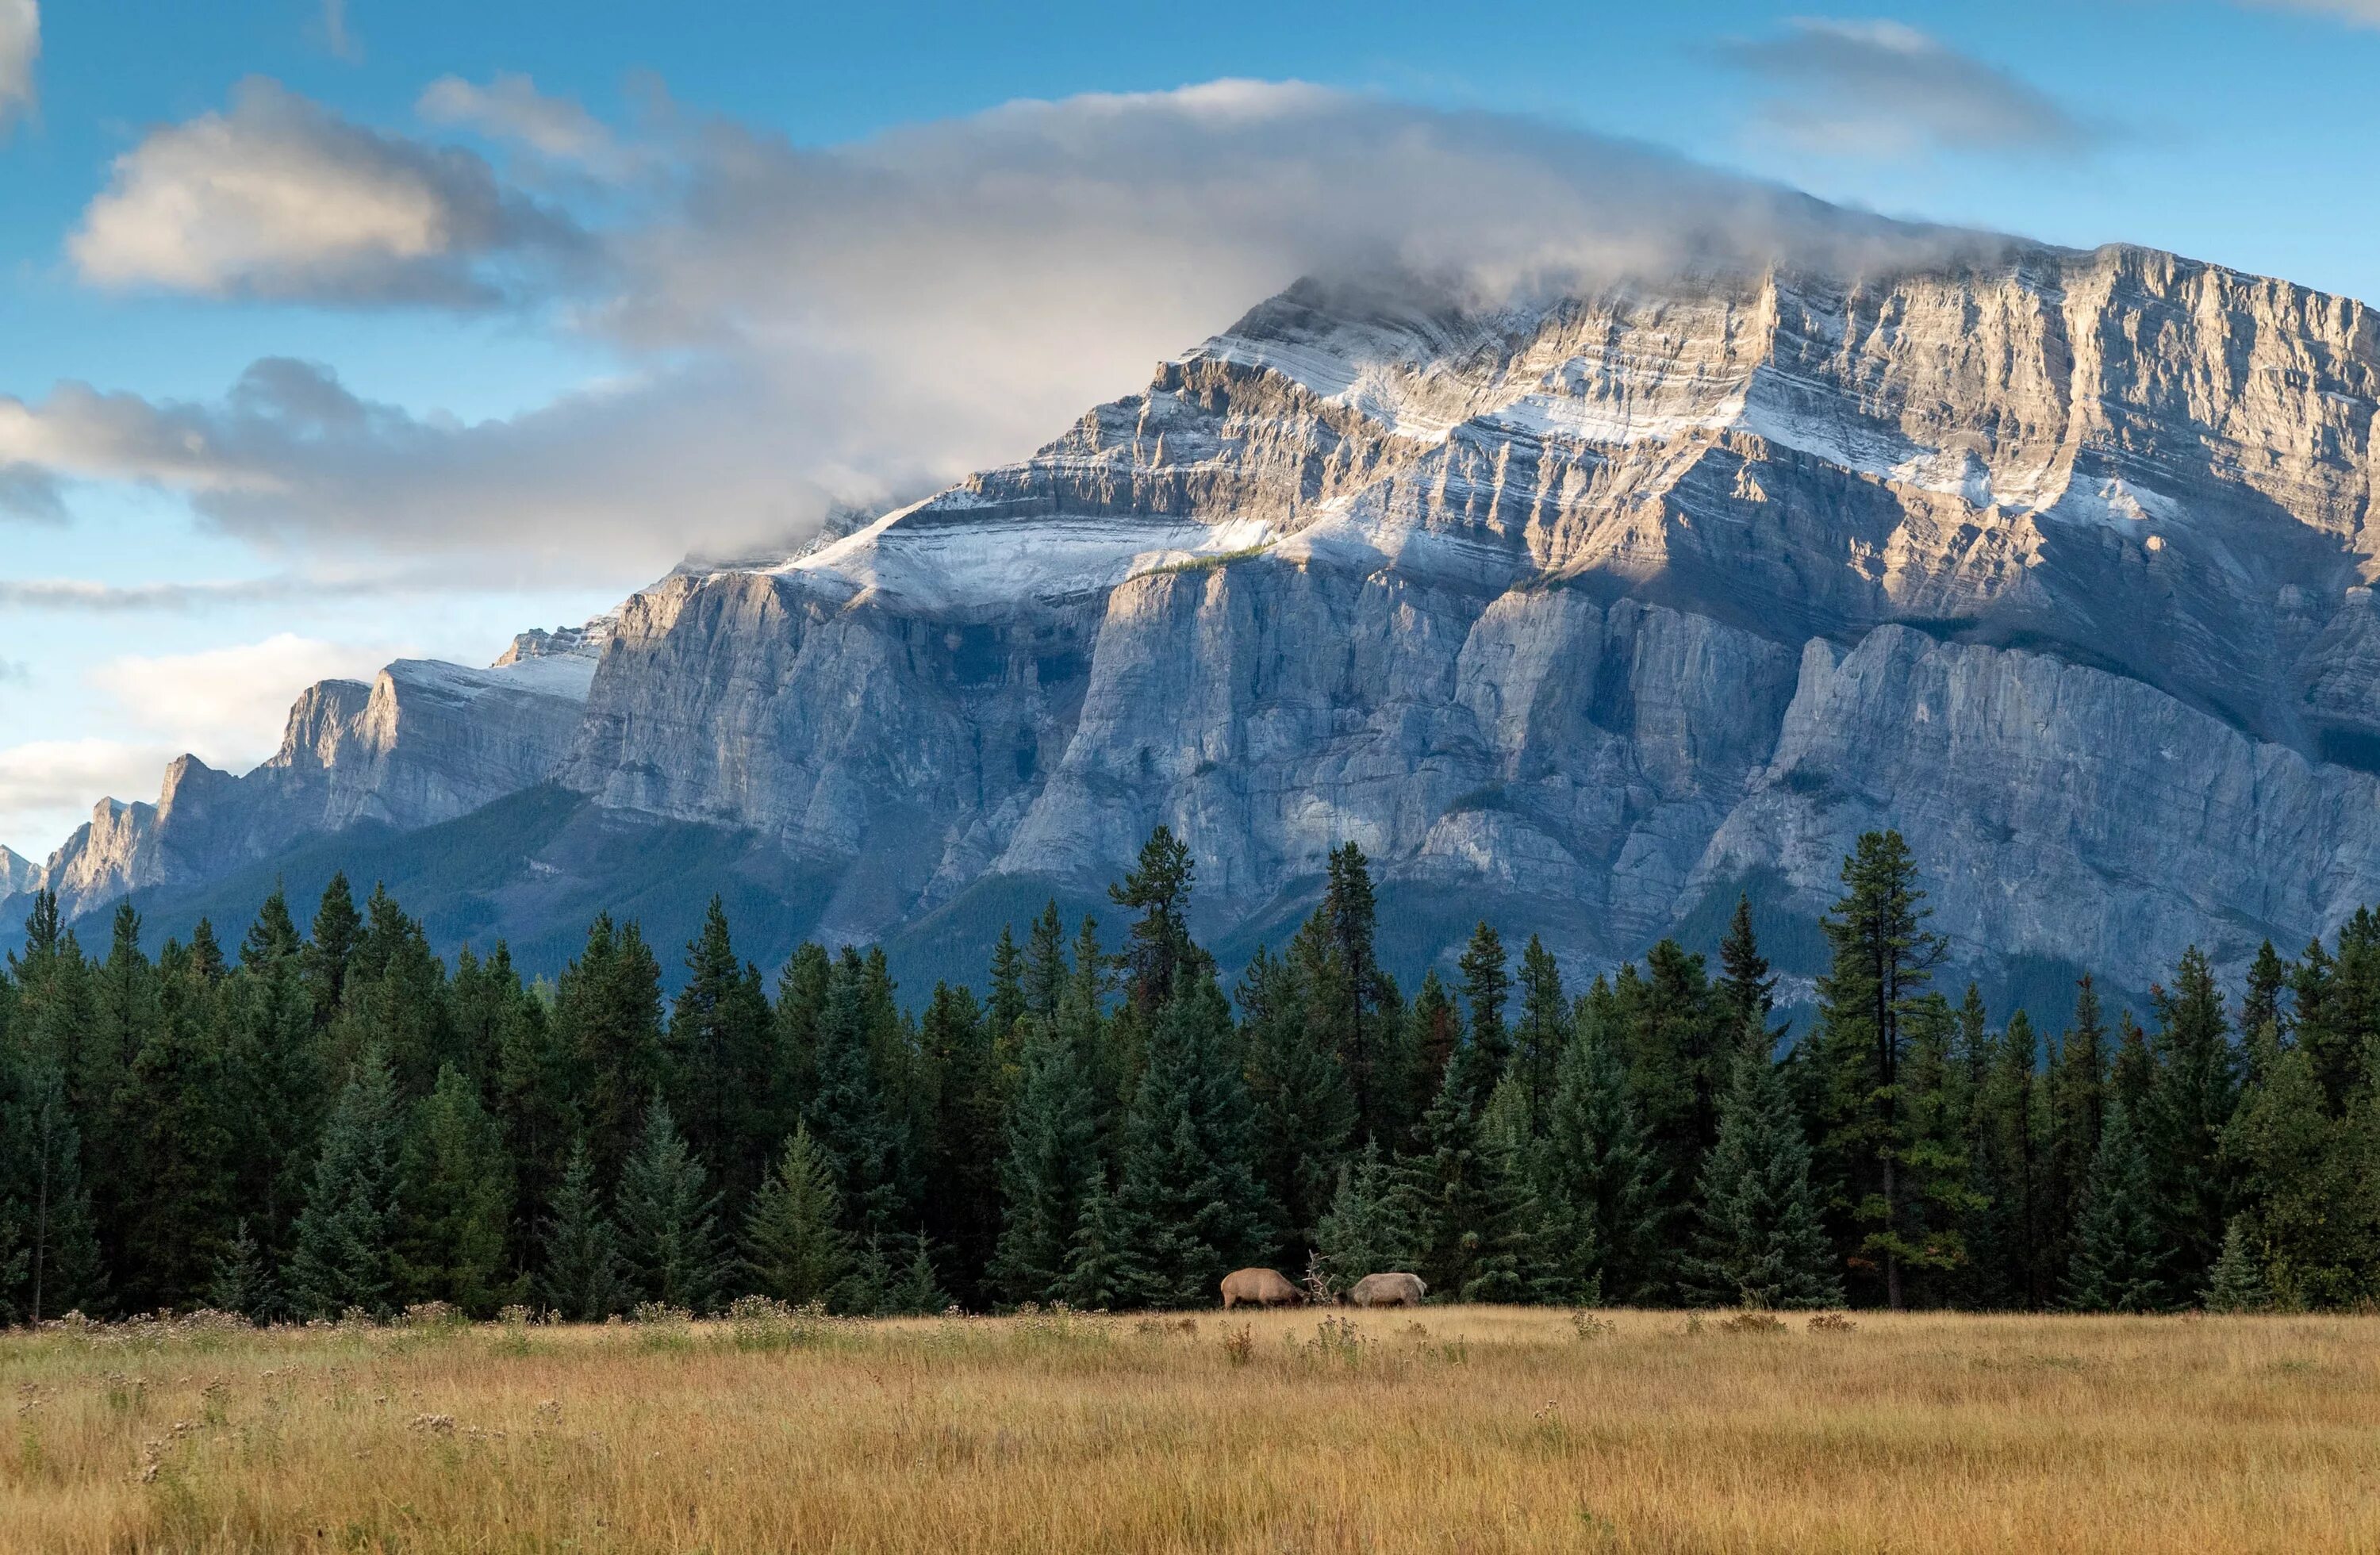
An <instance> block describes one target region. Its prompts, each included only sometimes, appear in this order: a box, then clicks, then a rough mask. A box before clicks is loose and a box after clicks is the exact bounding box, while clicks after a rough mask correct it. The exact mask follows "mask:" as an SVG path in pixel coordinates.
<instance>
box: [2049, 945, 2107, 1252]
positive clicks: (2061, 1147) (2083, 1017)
mask: <svg viewBox="0 0 2380 1555" xmlns="http://www.w3.org/2000/svg"><path fill="white" fill-rule="evenodd" d="M2107 1050H2108V1041H2107V1022H2106V1021H2105V1020H2104V1019H2103V1018H2102V1017H2101V1014H2100V1011H2099V991H2098V990H2097V989H2096V988H2095V987H2094V986H2093V984H2092V981H2091V975H2090V974H2089V973H2087V972H2086V973H2084V974H2083V976H2082V977H2081V978H2079V979H2077V980H2076V982H2075V985H2074V1023H2073V1024H2072V1025H2071V1026H2070V1027H2067V1029H2066V1040H2065V1041H2064V1042H2063V1043H2061V1044H2060V1045H2059V1048H2058V1076H2057V1079H2058V1089H2057V1104H2056V1106H2055V1108H2054V1109H2053V1111H2052V1114H2051V1117H2050V1140H2049V1160H2048V1179H2049V1200H2050V1204H2051V1206H2052V1209H2053V1210H2054V1211H2055V1214H2054V1220H2055V1221H2056V1223H2055V1225H2054V1226H2053V1227H2052V1228H2051V1232H2052V1235H2053V1236H2054V1237H2055V1238H2056V1239H2057V1240H2058V1241H2060V1242H2061V1243H2062V1242H2063V1241H2064V1240H2065V1239H2066V1237H2067V1236H2068V1235H2069V1234H2070V1228H2071V1225H2072V1223H2073V1221H2074V1219H2075V1218H2076V1217H2077V1216H2079V1215H2080V1214H2081V1213H2082V1204H2083V1184H2084V1183H2085V1181H2086V1180H2087V1179H2088V1178H2089V1176H2090V1173H2091V1161H2092V1159H2093V1158H2094V1157H2095V1156H2096V1155H2097V1154H2098V1153H2099V1130H2100V1128H2101V1126H2102V1124H2103V1123H2104V1120H2105V1118H2106V1115H2107V1060H2108V1056H2109V1055H2108V1051H2107Z"/></svg>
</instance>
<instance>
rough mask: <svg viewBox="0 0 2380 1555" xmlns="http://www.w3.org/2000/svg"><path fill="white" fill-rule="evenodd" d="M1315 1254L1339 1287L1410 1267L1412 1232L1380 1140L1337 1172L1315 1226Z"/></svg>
mask: <svg viewBox="0 0 2380 1555" xmlns="http://www.w3.org/2000/svg"><path fill="white" fill-rule="evenodd" d="M1314 1240H1315V1250H1316V1251H1317V1252H1318V1253H1319V1254H1321V1256H1322V1267H1323V1269H1324V1270H1325V1271H1326V1272H1327V1273H1328V1274H1329V1275H1330V1278H1331V1279H1332V1280H1334V1281H1336V1282H1339V1283H1340V1284H1341V1285H1342V1286H1346V1285H1352V1284H1354V1282H1356V1281H1358V1280H1361V1279H1363V1278H1364V1277H1365V1276H1366V1275H1367V1274H1382V1273H1390V1272H1393V1271H1397V1270H1408V1269H1410V1268H1411V1266H1412V1264H1413V1262H1414V1247H1413V1228H1412V1226H1411V1225H1410V1224H1409V1223H1407V1221H1406V1220H1405V1216H1404V1212H1403V1203H1402V1201H1401V1199H1400V1198H1399V1197H1398V1193H1397V1172H1396V1168H1395V1166H1394V1165H1393V1164H1392V1163H1391V1162H1390V1160H1389V1158H1387V1157H1386V1156H1384V1155H1382V1154H1381V1153H1380V1146H1379V1142H1378V1140H1372V1141H1369V1142H1367V1143H1366V1145H1365V1146H1364V1149H1363V1153H1362V1154H1361V1155H1359V1156H1357V1157H1356V1158H1355V1159H1354V1160H1351V1161H1349V1162H1347V1163H1346V1164H1344V1165H1342V1166H1341V1167H1340V1168H1339V1181H1338V1184H1337V1188H1336V1191H1334V1192H1333V1193H1332V1195H1331V1197H1330V1209H1328V1210H1326V1211H1325V1212H1324V1213H1323V1216H1322V1219H1321V1221H1319V1223H1318V1224H1317V1226H1316V1227H1315V1236H1314Z"/></svg>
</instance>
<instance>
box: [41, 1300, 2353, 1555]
mask: <svg viewBox="0 0 2380 1555" xmlns="http://www.w3.org/2000/svg"><path fill="white" fill-rule="evenodd" d="M1350 1318H1352V1321H1351V1322H1350V1321H1348V1320H1345V1319H1342V1318H1337V1317H1332V1316H1330V1315H1327V1314H1323V1313H1318V1312H1312V1311H1305V1312H1299V1311H1289V1312H1277V1313H1258V1314H1254V1315H1245V1314H1237V1313H1235V1314H1233V1315H1231V1316H1230V1317H1225V1316H1224V1315H1222V1314H1220V1313H1216V1312H1203V1313H1198V1314H1195V1315H1190V1316H1184V1317H1179V1318H1104V1317H1070V1316H1065V1315H1060V1316H1057V1317H1050V1316H1039V1317H1026V1318H948V1319H941V1320H918V1321H901V1322H881V1323H856V1322H849V1323H847V1322H829V1321H823V1320H805V1319H795V1320H787V1319H786V1318H783V1317H771V1318H762V1319H754V1320H747V1321H745V1322H742V1323H728V1322H719V1323H701V1324H691V1325H688V1324H684V1323H666V1322H665V1323H661V1324H645V1325H614V1326H611V1327H606V1328H548V1327H537V1326H527V1325H519V1326H513V1327H505V1326H503V1325H490V1326H481V1327H477V1328H427V1329H404V1328H394V1329H370V1328H357V1329H347V1330H334V1329H315V1330H275V1331H273V1332H269V1333H256V1332H251V1331H247V1330H239V1331H228V1330H225V1329H221V1328H211V1327H209V1326H207V1325H204V1324H199V1325H187V1324H184V1325H175V1326H174V1327H172V1328H170V1329H169V1328H164V1327H161V1326H159V1325H134V1326H132V1327H130V1328H115V1329H108V1330H85V1331H80V1332H74V1331H60V1330H55V1329H53V1330H45V1331H43V1332H41V1333H38V1334H32V1333H25V1332H17V1333H13V1334H7V1335H0V1389H4V1390H5V1394H4V1395H0V1396H5V1397H6V1402H7V1403H8V1405H9V1407H10V1409H11V1411H12V1413H11V1415H10V1416H9V1422H8V1424H9V1430H8V1433H7V1435H6V1438H5V1439H0V1545H5V1547H6V1549H10V1550H18V1549H23V1550H41V1551H45V1552H48V1551H58V1552H65V1551H102V1550H107V1551H124V1550H264V1549H369V1550H399V1549H402V1550H450V1549H452V1550H587V1551H596V1550H639V1551H641V1550H671V1551H696V1550H709V1551H718V1552H724V1551H743V1550H759V1551H780V1550H783V1551H795V1550H798V1551H843V1550H852V1551H861V1550H936V1551H941V1550H951V1551H987V1552H988V1551H1052V1550H1245V1551H1263V1552H1266V1555H1278V1552H1281V1551H1308V1550H1312V1551H1339V1550H1349V1551H1354V1550H1380V1551H1402V1550H1505V1549H1514V1550H1518V1549H1526V1550H1645V1551H1684V1550H1730V1551H1732V1550H1835V1549H1842V1550H1924V1551H1951V1550H1985V1549H1989V1550H2010V1549H2020V1550H2086V1549H2125V1550H2216V1549H2273V1550H2323V1549H2380V1318H2289V1317H2265V1318H2204V1319H2199V1318H2032V1317H2009V1318H1978V1317H1952V1316H1922V1317H1904V1318H1889V1317H1884V1316H1877V1315H1870V1314H1862V1315H1860V1316H1859V1317H1858V1318H1856V1321H1855V1323H1854V1325H1853V1326H1852V1327H1850V1328H1848V1329H1844V1328H1840V1327H1832V1328H1830V1327H1828V1326H1827V1325H1826V1324H1825V1323H1823V1322H1822V1323H1821V1324H1819V1325H1816V1326H1815V1327H1814V1326H1813V1325H1812V1324H1810V1323H1809V1322H1808V1321H1807V1320H1806V1319H1804V1318H1798V1317H1797V1318H1787V1319H1783V1320H1782V1325H1781V1326H1779V1327H1775V1328H1768V1327H1766V1326H1763V1327H1759V1328H1753V1327H1750V1326H1748V1325H1732V1326H1731V1325H1730V1324H1727V1323H1722V1322H1720V1321H1718V1320H1708V1319H1706V1320H1702V1321H1698V1322H1691V1323H1690V1321H1689V1319H1688V1318H1685V1317H1684V1316H1683V1315H1682V1314H1677V1313H1652V1312H1620V1313H1612V1314H1606V1315H1602V1316H1601V1317H1599V1318H1597V1319H1594V1320H1582V1319H1576V1318H1573V1317H1572V1316H1571V1315H1569V1314H1566V1313H1563V1312H1560V1311H1541V1310H1524V1309H1517V1308H1497V1307H1431V1308H1427V1309H1424V1310H1422V1311H1420V1312H1417V1313H1403V1312H1398V1313H1366V1314H1351V1315H1350Z"/></svg>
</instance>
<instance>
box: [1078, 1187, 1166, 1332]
mask: <svg viewBox="0 0 2380 1555" xmlns="http://www.w3.org/2000/svg"><path fill="white" fill-rule="evenodd" d="M1147 1236H1148V1223H1147V1221H1146V1220H1145V1219H1143V1218H1142V1217H1141V1216H1139V1215H1137V1214H1135V1213H1134V1211H1133V1210H1132V1209H1131V1207H1130V1206H1128V1205H1126V1204H1125V1203H1124V1202H1123V1200H1122V1199H1121V1198H1119V1197H1117V1196H1116V1195H1114V1194H1112V1193H1111V1192H1109V1191H1108V1185H1107V1177H1106V1175H1105V1173H1104V1172H1094V1173H1093V1174H1092V1178H1091V1185H1090V1188H1089V1190H1088V1191H1087V1193H1086V1194H1085V1196H1084V1198H1083V1209H1082V1213H1081V1214H1080V1215H1079V1216H1078V1217H1077V1218H1076V1220H1075V1234H1074V1237H1073V1239H1072V1240H1071V1241H1070V1242H1069V1243H1068V1244H1067V1246H1066V1261H1065V1272H1064V1277H1063V1278H1062V1280H1061V1281H1060V1282H1059V1283H1058V1286H1057V1289H1056V1292H1055V1293H1054V1294H1055V1295H1056V1297H1057V1299H1059V1300H1062V1301H1064V1302H1065V1303H1066V1305H1067V1306H1072V1307H1075V1308H1077V1309H1078V1310H1081V1311H1085V1312H1100V1311H1108V1310H1111V1309H1114V1308H1118V1307H1129V1306H1144V1305H1147V1304H1148V1303H1149V1302H1150V1301H1151V1300H1152V1299H1159V1300H1161V1299H1163V1295H1164V1294H1165V1292H1164V1290H1163V1288H1162V1286H1161V1284H1160V1281H1159V1280H1158V1277H1157V1274H1156V1271H1155V1270H1152V1269H1150V1267H1149V1266H1148V1263H1147V1259H1146V1258H1145V1257H1143V1256H1142V1249H1143V1246H1144V1245H1145V1244H1146V1243H1147ZM1152 1293H1155V1295H1154V1298H1153V1297H1152Z"/></svg>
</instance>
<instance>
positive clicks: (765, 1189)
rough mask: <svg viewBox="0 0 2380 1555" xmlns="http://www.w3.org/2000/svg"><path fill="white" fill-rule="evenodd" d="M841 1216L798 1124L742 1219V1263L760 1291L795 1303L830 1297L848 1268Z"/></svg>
mask: <svg viewBox="0 0 2380 1555" xmlns="http://www.w3.org/2000/svg"><path fill="white" fill-rule="evenodd" d="M842 1218H843V1216H842V1207H841V1206H840V1205H839V1204H837V1203H836V1202H835V1194H834V1179H833V1178H832V1176H831V1175H830V1174H829V1173H828V1172H827V1166H826V1160H825V1158H824V1157H823V1156H821V1155H820V1152H819V1148H818V1146H817V1145H816V1144H815V1143H814V1142H813V1141H812V1140H811V1138H810V1134H809V1130H808V1128H807V1127H801V1128H796V1129H795V1131H794V1136H793V1137H792V1138H791V1139H789V1140H787V1141H786V1142H785V1153H784V1155H783V1158H782V1159H780V1160H779V1161H778V1162H777V1167H776V1170H775V1171H773V1172H770V1174H769V1176H768V1178H767V1179H766V1180H765V1181H764V1182H762V1183H761V1184H760V1191H759V1193H758V1194H756V1195H755V1196H754V1197H753V1200H752V1210H751V1213H750V1214H749V1215H748V1216H747V1217H746V1219H745V1222H744V1263H745V1267H746V1269H747V1270H749V1272H750V1274H751V1277H752V1280H753V1282H754V1283H756V1284H757V1285H758V1286H759V1290H760V1293H761V1294H763V1295H769V1296H773V1297H775V1298H776V1299H777V1300H779V1301H784V1302H791V1303H793V1304H794V1305H795V1306H803V1305H805V1304H807V1303H809V1302H824V1301H827V1300H829V1299H831V1298H832V1296H833V1294H834V1292H835V1290H836V1288H837V1287H838V1286H839V1285H840V1284H841V1283H842V1282H843V1281H844V1277H845V1276H846V1275H847V1274H848V1273H849V1272H850V1265H851V1239H850V1238H849V1237H848V1236H846V1235H845V1234H844V1231H843V1226H842Z"/></svg>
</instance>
